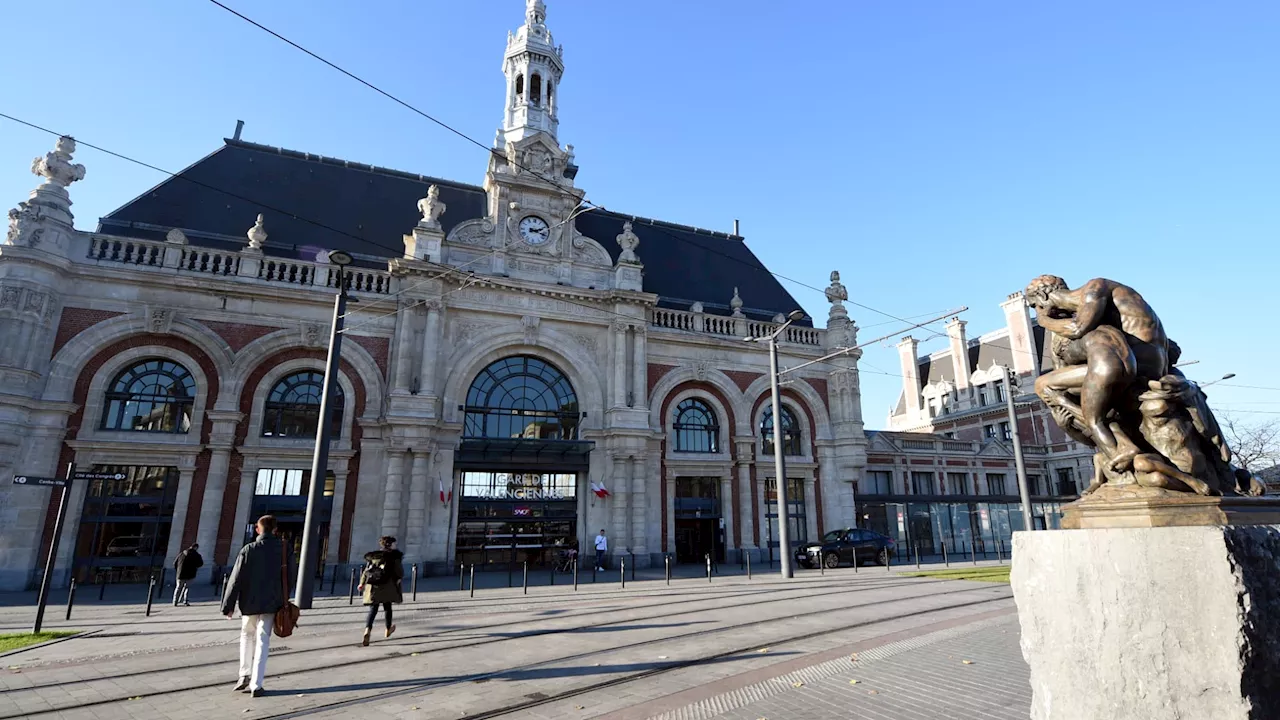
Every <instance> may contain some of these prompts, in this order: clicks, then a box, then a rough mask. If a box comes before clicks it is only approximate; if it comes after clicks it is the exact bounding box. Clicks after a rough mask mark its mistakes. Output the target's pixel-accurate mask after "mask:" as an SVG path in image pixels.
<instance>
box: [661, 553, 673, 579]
mask: <svg viewBox="0 0 1280 720" xmlns="http://www.w3.org/2000/svg"><path fill="white" fill-rule="evenodd" d="M662 564H663V565H665V566H666V569H665V570H664V573H665V574H666V577H667V585H670V584H671V556H670V555H663V556H662Z"/></svg>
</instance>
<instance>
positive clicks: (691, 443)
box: [671, 398, 720, 453]
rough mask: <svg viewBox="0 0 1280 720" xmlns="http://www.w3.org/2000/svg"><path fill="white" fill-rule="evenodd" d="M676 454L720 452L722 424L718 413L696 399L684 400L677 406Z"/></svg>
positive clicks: (675, 426)
mask: <svg viewBox="0 0 1280 720" xmlns="http://www.w3.org/2000/svg"><path fill="white" fill-rule="evenodd" d="M671 428H672V429H673V430H675V434H676V452H701V453H713V452H720V424H719V423H718V422H716V413H715V411H714V410H712V409H711V407H710V406H708V405H707V404H706V403H705V402H703V401H701V400H698V399H696V398H689V399H687V400H682V401H681V402H680V404H679V405H677V406H676V416H675V424H673V425H672V426H671Z"/></svg>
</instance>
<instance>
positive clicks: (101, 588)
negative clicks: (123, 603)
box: [98, 576, 222, 602]
mask: <svg viewBox="0 0 1280 720" xmlns="http://www.w3.org/2000/svg"><path fill="white" fill-rule="evenodd" d="M106 596H107V578H106V577H105V576H104V577H103V578H102V580H101V582H99V583H98V602H102V598H104V597H106ZM218 597H222V593H218Z"/></svg>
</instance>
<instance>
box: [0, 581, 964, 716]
mask: <svg viewBox="0 0 1280 720" xmlns="http://www.w3.org/2000/svg"><path fill="white" fill-rule="evenodd" d="M939 582H945V581H944V580H925V581H918V580H917V581H904V582H889V583H877V584H874V585H868V586H865V587H849V586H848V585H841V584H840V583H838V582H822V583H812V584H809V585H806V586H804V587H796V586H795V585H792V586H790V587H789V588H788V591H789V592H796V593H800V592H804V591H807V590H811V589H814V588H831V591H830V592H823V593H816V594H815V593H808V594H806V595H804V596H805V597H825V596H828V595H832V594H838V593H842V592H868V591H873V590H881V589H892V588H895V587H904V586H908V585H930V584H934V583H939ZM775 592H776V590H771V589H768V588H755V587H752V588H751V589H750V590H746V589H744V591H742V592H734V593H731V594H723V593H722V594H717V595H715V596H714V597H715V599H717V600H720V599H729V600H733V599H741V598H744V597H752V596H758V595H765V594H772V593H775ZM682 594H689V595H693V596H694V597H690V598H688V599H684V600H677V601H675V602H655V603H647V604H644V605H639V606H631V608H630V609H632V610H637V611H644V610H648V609H651V608H655V607H661V608H663V609H664V610H667V609H669V608H671V607H674V606H680V605H690V604H695V603H702V602H705V601H706V599H707V598H706V594H705V593H682ZM615 597H616V596H615ZM628 599H630V598H628ZM787 599H793V598H771V599H769V600H764V601H760V602H753V603H736V604H727V605H723V606H720V607H717V608H712V609H723V610H732V609H736V608H742V607H752V606H754V605H761V604H768V603H773V602H781V601H783V600H787ZM403 612H404V611H403V610H402V611H401V617H403ZM600 612H601V609H600V608H598V607H583V608H581V609H579V610H577V611H574V612H566V613H562V614H557V615H548V616H545V617H534V618H529V619H527V620H523V621H521V623H520V624H522V625H527V624H531V623H550V622H556V621H564V620H573V619H575V618H581V617H584V616H589V615H596V614H599V613H600ZM668 616H670V613H669V612H665V611H664V612H662V613H660V614H656V615H647V616H641V617H630V618H626V619H623V620H610V621H607V622H602V623H594V624H588V625H581V626H575V627H571V628H566V629H564V630H554V629H553V630H546V631H535V632H533V633H524V634H522V635H517V636H512V637H506V638H492V639H490V640H482V641H478V643H462V644H457V645H449V646H445V647H435V648H422V649H419V650H417V652H420V653H422V652H441V651H445V650H450V649H454V648H458V647H467V646H470V645H472V644H487V643H488V642H494V641H502V640H517V639H520V638H521V637H535V636H537V635H541V634H554V633H558V632H582V631H585V630H590V629H595V628H600V627H609V626H611V625H622V624H626V623H634V622H644V621H647V620H654V619H658V618H663V617H668ZM418 621H419V620H418V619H415V620H414V621H413V622H415V623H416V622H418ZM402 623H403V621H402ZM332 624H342V625H348V626H349V625H350V622H345V623H332ZM510 626H511V622H510V621H509V620H508V621H504V622H495V623H489V624H484V625H470V626H466V627H459V628H450V629H447V630H440V631H436V632H427V633H422V634H415V633H402V634H400V635H398V636H397V639H398V640H414V639H417V640H421V641H423V642H433V641H435V640H436V639H440V638H444V639H446V640H447V639H448V638H447V637H446V636H451V635H458V634H465V633H481V632H484V631H486V630H494V629H497V628H507V627H510ZM319 635H320V634H318V633H317V634H316V636H319ZM236 642H237V641H234V640H233V641H228V642H225V643H219V644H217V645H206V646H202V647H199V648H189V647H174V648H160V649H156V650H152V651H147V652H146V653H145V654H148V655H155V654H159V653H161V652H186V651H190V650H209V649H216V648H225V647H231V646H234V645H235V644H236ZM340 647H343V646H342V645H338V646H333V645H325V646H320V647H314V648H299V649H296V650H295V649H289V650H287V651H286V652H288V655H275V656H273V657H287V658H295V657H299V656H301V655H305V654H311V653H321V652H328V651H333V650H335V649H338V648H340ZM136 656H137V655H121V656H110V655H108V656H92V657H89V658H83V659H80V658H77V659H76V660H74V661H69V662H63V663H56V664H48V665H27V666H18V667H20V668H22V669H24V670H27V671H28V672H30V671H37V672H38V671H39V670H43V669H57V668H62V667H68V666H72V665H78V664H85V663H87V662H100V661H104V660H111V659H128V658H131V657H136ZM398 656H399V654H394V653H393V654H391V655H389V656H379V657H398ZM368 659H372V658H368ZM225 662H226V660H225V659H221V658H219V659H216V660H210V661H207V662H199V663H187V664H183V665H170V666H167V667H164V668H153V669H150V670H137V671H133V672H126V673H116V674H112V675H101V676H98V677H93V678H87V679H85V678H77V679H75V680H61V681H54V682H45V683H32V684H31V685H29V686H27V687H26V688H23V689H31V690H38V689H42V688H53V687H59V686H66V685H79V684H83V683H86V682H100V681H110V680H121V679H128V678H136V677H143V676H148V675H156V674H160V673H167V672H178V671H185V670H196V669H200V668H206V667H213V666H216V665H221V664H224V663H225ZM0 720H5V718H4V716H0Z"/></svg>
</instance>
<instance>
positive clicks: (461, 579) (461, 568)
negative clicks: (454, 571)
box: [458, 563, 467, 592]
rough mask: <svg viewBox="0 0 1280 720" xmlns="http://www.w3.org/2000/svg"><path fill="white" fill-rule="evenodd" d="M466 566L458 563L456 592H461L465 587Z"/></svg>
mask: <svg viewBox="0 0 1280 720" xmlns="http://www.w3.org/2000/svg"><path fill="white" fill-rule="evenodd" d="M466 577H467V566H466V565H463V564H462V563H458V592H462V591H463V589H465V588H466V587H467V582H466Z"/></svg>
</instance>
